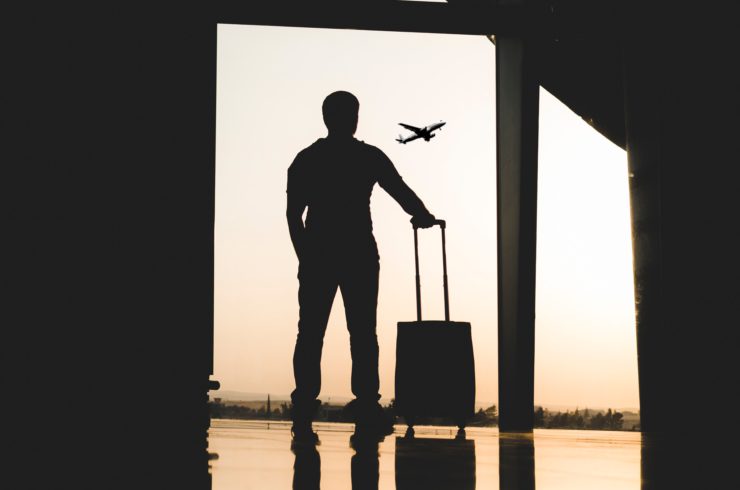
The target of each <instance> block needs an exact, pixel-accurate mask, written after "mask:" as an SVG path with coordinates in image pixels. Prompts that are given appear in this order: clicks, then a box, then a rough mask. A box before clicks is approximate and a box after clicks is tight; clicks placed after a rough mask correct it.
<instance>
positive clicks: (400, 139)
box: [396, 134, 406, 144]
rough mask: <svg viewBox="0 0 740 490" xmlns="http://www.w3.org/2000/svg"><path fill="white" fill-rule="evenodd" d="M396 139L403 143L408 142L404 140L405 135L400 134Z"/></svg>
mask: <svg viewBox="0 0 740 490" xmlns="http://www.w3.org/2000/svg"><path fill="white" fill-rule="evenodd" d="M396 141H398V142H399V143H402V144H406V142H405V141H404V140H403V136H401V135H400V134H399V135H398V138H396Z"/></svg>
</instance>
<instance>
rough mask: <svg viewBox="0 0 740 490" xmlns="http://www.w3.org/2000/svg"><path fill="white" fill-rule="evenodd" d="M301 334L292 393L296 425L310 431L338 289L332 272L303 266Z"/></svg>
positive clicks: (294, 357)
mask: <svg viewBox="0 0 740 490" xmlns="http://www.w3.org/2000/svg"><path fill="white" fill-rule="evenodd" d="M298 277H299V281H300V285H299V288H298V304H299V307H300V312H299V319H298V337H297V339H296V344H295V351H294V353H293V376H294V377H295V385H296V388H295V390H293V392H292V393H291V396H290V397H291V401H292V402H293V412H292V417H293V426H294V429H296V428H298V429H301V430H303V431H306V430H308V431H309V432H310V428H311V421H312V420H313V417H314V416H315V414H316V410H317V408H318V405H319V403H320V402H319V400H318V399H317V398H318V396H319V393H320V391H321V350H322V348H323V345H324V333H325V332H326V324H327V322H328V321H329V313H330V312H331V306H332V303H333V302H334V296H335V295H336V291H337V281H336V279H335V278H334V274H332V273H331V271H328V270H325V269H323V268H319V267H311V268H309V267H303V269H302V270H301V273H300V274H299V276H298Z"/></svg>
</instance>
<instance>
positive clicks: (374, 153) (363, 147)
mask: <svg viewBox="0 0 740 490" xmlns="http://www.w3.org/2000/svg"><path fill="white" fill-rule="evenodd" d="M357 144H358V148H359V149H360V151H361V152H362V153H363V154H364V155H366V156H367V157H368V158H369V159H370V161H371V162H374V163H384V162H386V161H388V160H389V159H388V156H387V155H386V154H385V153H384V152H383V150H381V149H380V148H378V147H377V146H374V145H371V144H369V143H365V142H364V141H362V140H357Z"/></svg>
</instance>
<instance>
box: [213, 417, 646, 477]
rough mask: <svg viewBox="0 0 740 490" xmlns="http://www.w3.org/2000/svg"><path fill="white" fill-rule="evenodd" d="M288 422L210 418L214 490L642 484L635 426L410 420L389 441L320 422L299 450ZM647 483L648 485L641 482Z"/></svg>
mask: <svg viewBox="0 0 740 490" xmlns="http://www.w3.org/2000/svg"><path fill="white" fill-rule="evenodd" d="M289 428H290V426H289V424H288V423H285V422H269V423H268V422H266V421H242V420H213V421H212V425H211V429H210V432H209V451H210V452H211V453H213V454H214V456H213V458H214V459H213V460H212V461H211V472H212V488H213V489H214V490H231V489H237V488H238V489H245V488H260V489H290V488H293V489H318V488H322V489H324V490H332V489H352V490H360V489H362V490H365V489H372V490H375V489H389V490H390V489H396V490H411V489H414V490H415V489H422V488H423V489H431V490H435V489H455V490H472V489H476V488H477V489H495V488H500V489H501V490H511V489H523V490H529V489H534V488H535V483H536V486H537V488H539V489H540V490H543V489H545V490H547V489H569V490H579V489H589V490H591V489H600V490H608V489H615V490H616V489H625V490H626V489H629V490H637V489H640V488H641V487H640V471H641V467H640V458H641V446H642V445H641V437H640V434H639V433H633V432H605V431H573V430H535V432H534V434H533V435H525V434H506V435H504V434H499V432H498V430H497V429H495V428H468V429H467V430H466V433H465V434H464V436H461V435H458V434H457V428H454V427H423V426H420V427H417V428H416V433H415V435H414V436H413V438H409V437H407V436H406V435H405V432H404V431H405V429H406V427H405V426H401V425H399V426H396V433H395V434H393V435H390V436H387V437H385V438H384V439H383V440H382V441H367V440H364V441H363V440H357V439H356V438H355V437H353V430H354V427H353V425H352V424H334V423H323V424H322V423H317V424H314V429H315V430H317V432H318V434H319V438H320V440H321V443H320V445H319V446H317V447H312V446H309V447H300V446H298V447H295V446H294V447H292V448H291V439H290V431H289ZM643 488H645V487H643Z"/></svg>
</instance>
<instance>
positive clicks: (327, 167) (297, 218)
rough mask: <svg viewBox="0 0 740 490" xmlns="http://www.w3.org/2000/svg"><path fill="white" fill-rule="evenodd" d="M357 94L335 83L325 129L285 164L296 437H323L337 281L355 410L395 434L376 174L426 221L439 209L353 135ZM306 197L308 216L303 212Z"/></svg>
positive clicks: (365, 424) (373, 428) (367, 426)
mask: <svg viewBox="0 0 740 490" xmlns="http://www.w3.org/2000/svg"><path fill="white" fill-rule="evenodd" d="M359 107H360V104H359V102H358V100H357V98H356V97H355V96H354V95H352V94H351V93H349V92H344V91H339V92H334V93H332V94H330V95H329V96H327V97H326V99H325V100H324V103H323V105H322V113H323V117H324V123H325V124H326V127H327V129H328V136H327V137H326V138H320V139H318V140H317V141H316V142H315V143H313V144H312V145H311V146H309V147H308V148H305V149H304V150H302V151H301V152H300V153H298V155H297V156H296V158H295V160H294V161H293V163H292V164H291V165H290V168H289V169H288V189H287V193H288V206H287V213H286V215H287V219H288V228H289V231H290V239H291V241H292V242H293V248H294V249H295V252H296V255H297V256H298V260H299V267H298V279H299V290H298V303H299V307H300V313H299V320H298V337H297V339H296V345H295V352H294V354H293V374H294V376H295V385H296V387H295V390H294V391H293V392H292V393H291V399H292V403H293V409H292V418H293V427H292V432H293V437H294V438H295V439H299V440H307V441H313V442H316V441H317V440H318V438H317V436H316V434H315V433H314V432H313V430H312V427H311V422H312V420H313V417H314V415H315V413H316V410H317V409H318V407H319V406H320V404H321V402H320V400H318V395H319V392H320V390H321V350H322V346H323V342H324V332H325V331H326V324H327V322H328V320H329V313H330V311H331V306H332V303H333V301H334V296H335V295H336V291H337V288H340V289H341V291H342V299H343V300H344V309H345V313H346V320H347V328H348V330H349V334H350V352H351V355H352V393H353V394H354V395H355V397H356V398H355V400H353V401H352V402H351V403H352V412H353V414H354V418H355V424H356V429H357V430H358V431H360V430H361V431H368V432H372V433H377V434H389V433H391V432H392V431H393V424H392V421H391V420H390V418H389V417H387V416H386V415H385V414H384V412H383V410H382V408H381V407H380V404H379V403H378V400H379V399H380V394H379V393H378V389H379V380H378V338H377V335H376V332H375V327H376V309H377V304H378V272H379V256H378V247H377V244H376V242H375V238H374V237H373V232H372V219H371V217H370V194H371V193H372V190H373V186H374V185H375V183H376V182H377V183H378V184H380V186H381V187H382V188H383V189H385V190H386V192H388V193H389V194H390V195H391V196H392V197H393V198H394V199H395V200H396V201H397V202H398V203H399V204H400V205H401V207H402V208H403V209H404V211H406V212H407V213H408V214H410V215H411V216H412V217H413V218H412V220H411V221H412V223H414V224H415V225H416V226H419V227H422V228H427V227H430V226H432V225H433V224H434V221H435V218H434V216H433V215H432V214H431V213H429V211H427V209H426V207H425V206H424V204H423V203H422V201H421V200H420V199H419V198H418V197H417V196H416V194H414V192H413V191H412V190H411V189H410V188H409V187H408V186H407V185H406V184H405V183H404V181H403V180H402V179H401V176H400V175H399V174H398V172H397V171H396V169H395V167H394V166H393V163H392V162H391V161H390V160H389V159H388V157H387V156H386V155H385V154H384V153H383V152H382V151H381V150H379V149H378V148H376V147H374V146H371V145H368V144H366V143H364V142H362V141H359V140H357V139H355V138H354V134H355V131H356V129H357V119H358V112H359ZM307 207H308V212H307V215H306V221H305V223H304V221H303V212H304V210H305V209H306V208H307Z"/></svg>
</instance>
